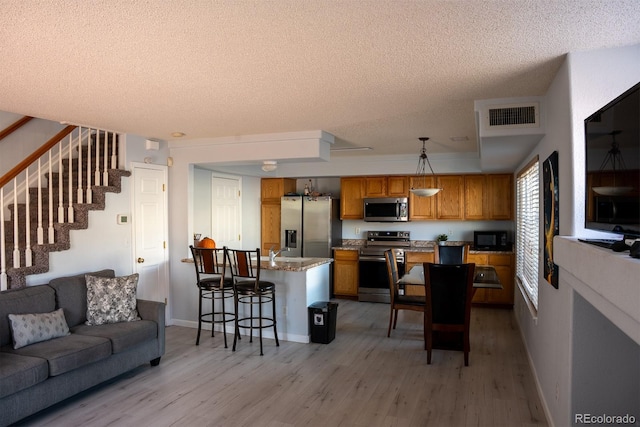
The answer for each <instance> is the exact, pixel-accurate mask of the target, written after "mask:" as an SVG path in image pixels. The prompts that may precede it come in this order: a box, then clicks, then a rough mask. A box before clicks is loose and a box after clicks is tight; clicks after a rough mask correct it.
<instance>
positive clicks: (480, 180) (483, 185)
mask: <svg viewBox="0 0 640 427" xmlns="http://www.w3.org/2000/svg"><path fill="white" fill-rule="evenodd" d="M488 216H489V207H488V200H487V178H486V176H485V175H465V177H464V219H469V220H483V219H486V218H487V217H488Z"/></svg>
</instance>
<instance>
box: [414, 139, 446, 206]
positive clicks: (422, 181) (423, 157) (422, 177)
mask: <svg viewBox="0 0 640 427" xmlns="http://www.w3.org/2000/svg"><path fill="white" fill-rule="evenodd" d="M418 139H419V140H420V141H422V150H420V157H419V158H418V168H417V169H416V179H415V180H414V182H415V183H416V184H417V186H416V187H415V188H414V187H412V188H411V189H410V190H409V191H411V193H413V194H414V195H416V196H418V197H431V196H434V195H436V194H438V193H439V192H440V190H442V188H433V187H427V186H426V182H427V179H426V177H427V165H428V166H429V170H430V171H431V175H433V168H432V167H431V162H429V158H428V157H427V150H426V148H425V143H426V142H427V141H428V140H429V138H427V137H422V138H418Z"/></svg>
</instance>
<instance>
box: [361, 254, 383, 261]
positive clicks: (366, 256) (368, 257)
mask: <svg viewBox="0 0 640 427" xmlns="http://www.w3.org/2000/svg"><path fill="white" fill-rule="evenodd" d="M360 261H376V262H387V260H386V259H385V257H377V256H369V255H364V256H363V255H360Z"/></svg>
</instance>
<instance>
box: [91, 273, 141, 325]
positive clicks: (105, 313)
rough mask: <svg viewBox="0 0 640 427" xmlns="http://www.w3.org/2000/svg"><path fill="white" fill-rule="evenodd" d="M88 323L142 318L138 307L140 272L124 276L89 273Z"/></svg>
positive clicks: (102, 323) (95, 323) (101, 323)
mask: <svg viewBox="0 0 640 427" xmlns="http://www.w3.org/2000/svg"><path fill="white" fill-rule="evenodd" d="M85 280H86V282H87V321H86V322H85V323H86V324H87V325H104V324H107V323H118V322H132V321H135V320H140V317H138V310H137V309H136V289H137V286H138V273H135V274H132V275H130V276H123V277H99V276H91V275H89V274H87V275H86V276H85Z"/></svg>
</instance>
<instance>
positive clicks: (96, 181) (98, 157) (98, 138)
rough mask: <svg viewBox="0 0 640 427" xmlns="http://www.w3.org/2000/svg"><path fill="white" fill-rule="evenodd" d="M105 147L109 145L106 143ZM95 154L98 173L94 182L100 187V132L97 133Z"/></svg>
mask: <svg viewBox="0 0 640 427" xmlns="http://www.w3.org/2000/svg"><path fill="white" fill-rule="evenodd" d="M106 135H107V133H106V131H105V138H106ZM104 145H107V143H106V141H105V143H104ZM95 153H96V172H95V175H94V177H93V182H95V184H96V185H100V132H99V131H98V133H96V149H95Z"/></svg>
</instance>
